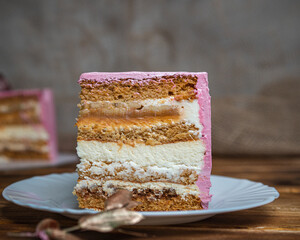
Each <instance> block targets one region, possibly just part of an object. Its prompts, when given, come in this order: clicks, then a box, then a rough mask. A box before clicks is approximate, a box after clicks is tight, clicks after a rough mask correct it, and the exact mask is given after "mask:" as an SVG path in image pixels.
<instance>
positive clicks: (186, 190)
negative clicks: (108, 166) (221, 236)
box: [75, 179, 200, 198]
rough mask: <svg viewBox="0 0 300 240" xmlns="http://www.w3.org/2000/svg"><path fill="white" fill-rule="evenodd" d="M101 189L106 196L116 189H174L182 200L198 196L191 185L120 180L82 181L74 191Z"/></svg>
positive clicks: (195, 187) (197, 192)
mask: <svg viewBox="0 0 300 240" xmlns="http://www.w3.org/2000/svg"><path fill="white" fill-rule="evenodd" d="M99 187H100V188H102V190H103V191H104V192H106V193H107V194H108V195H111V194H113V193H114V192H115V190H116V188H122V189H127V190H129V191H132V190H133V189H137V190H139V189H147V188H149V189H152V190H154V191H155V190H157V191H160V192H161V191H163V190H164V189H174V190H175V191H176V194H178V195H180V196H181V197H182V198H184V197H185V196H186V195H195V196H199V194H200V192H199V189H198V187H197V186H196V185H195V184H193V185H181V184H175V183H164V182H146V183H133V182H126V181H120V180H107V181H103V180H92V179H89V180H82V181H80V182H78V183H77V185H76V186H75V190H77V191H78V190H81V189H86V188H87V189H89V190H93V189H95V188H96V189H97V188H99Z"/></svg>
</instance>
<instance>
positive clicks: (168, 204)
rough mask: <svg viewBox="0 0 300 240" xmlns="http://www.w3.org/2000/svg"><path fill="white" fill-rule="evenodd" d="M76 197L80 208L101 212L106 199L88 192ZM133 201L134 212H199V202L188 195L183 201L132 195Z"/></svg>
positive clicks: (166, 197)
mask: <svg viewBox="0 0 300 240" xmlns="http://www.w3.org/2000/svg"><path fill="white" fill-rule="evenodd" d="M74 193H76V195H77V199H78V203H79V207H80V208H90V209H95V210H103V209H104V204H105V200H106V197H105V196H103V195H98V194H95V193H90V192H88V191H85V192H84V191H83V192H81V193H79V192H74ZM132 200H133V201H136V202H139V203H140V204H139V205H138V206H137V207H135V208H133V209H132V210H135V211H181V210H201V209H203V208H202V206H201V201H200V199H199V198H198V197H196V196H194V195H188V196H187V197H186V198H185V199H182V198H181V197H180V196H178V195H175V196H169V195H167V196H162V197H161V198H156V197H154V196H153V195H152V194H149V193H147V194H146V195H139V194H134V193H133V197H132Z"/></svg>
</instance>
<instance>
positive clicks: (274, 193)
mask: <svg viewBox="0 0 300 240" xmlns="http://www.w3.org/2000/svg"><path fill="white" fill-rule="evenodd" d="M75 174H77V173H76V172H73V173H51V174H46V175H39V176H33V177H30V178H26V179H23V180H20V181H17V182H14V183H12V184H10V185H8V186H7V187H5V188H4V190H3V191H2V196H3V198H4V199H6V200H7V201H9V202H12V203H14V204H16V205H19V206H22V207H27V208H32V209H36V210H42V211H48V212H53V213H58V214H76V215H87V214H96V213H98V211H95V210H91V209H73V208H57V207H47V206H39V205H35V204H32V203H24V202H21V201H19V200H15V199H12V198H10V197H9V195H8V193H7V192H8V191H9V190H10V188H11V187H13V186H14V185H16V184H19V183H20V182H23V181H30V180H32V179H35V178H43V177H49V176H55V175H59V176H62V175H75ZM211 177H213V178H226V179H231V180H239V181H248V182H252V183H256V184H257V183H260V184H262V185H263V186H266V187H268V188H269V190H270V194H272V196H269V197H268V198H267V199H265V200H264V201H261V202H257V203H253V204H247V205H245V206H244V207H229V208H220V209H203V210H185V211H149V212H139V213H141V214H142V215H143V216H144V217H172V216H177V217H179V216H181V217H185V216H198V215H215V214H220V213H228V212H235V211H241V210H246V209H251V208H255V207H260V206H263V205H266V204H268V203H271V202H273V201H274V200H275V199H277V198H279V196H280V194H279V193H278V191H277V190H276V189H275V188H274V187H270V186H269V185H266V184H263V183H261V182H256V181H252V180H248V179H243V178H234V177H227V176H221V175H211Z"/></svg>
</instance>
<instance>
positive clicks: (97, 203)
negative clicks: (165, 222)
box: [74, 72, 211, 211]
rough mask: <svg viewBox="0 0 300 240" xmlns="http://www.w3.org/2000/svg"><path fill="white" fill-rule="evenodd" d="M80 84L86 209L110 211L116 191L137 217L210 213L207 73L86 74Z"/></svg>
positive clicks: (80, 188) (81, 187)
mask: <svg viewBox="0 0 300 240" xmlns="http://www.w3.org/2000/svg"><path fill="white" fill-rule="evenodd" d="M79 84H80V85H81V94H80V97H81V102H80V104H79V107H80V112H79V117H78V120H77V127H78V138H77V142H78V144H77V154H78V156H79V157H80V161H81V163H80V164H79V165H78V166H77V168H78V174H79V178H78V183H77V185H76V187H75V190H74V194H76V195H77V197H78V201H79V207H81V208H92V209H97V210H103V208H104V203H105V200H106V199H107V197H109V196H110V195H112V194H113V193H114V192H115V191H116V190H117V189H127V190H129V191H131V192H132V195H133V200H135V201H138V202H140V203H141V204H140V205H138V206H137V207H135V210H138V211H174V210H196V209H206V208H207V207H208V203H209V201H210V194H209V190H210V172H211V140H210V139H211V131H210V129H211V117H210V96H209V90H208V82H207V73H188V72H123V73H85V74H82V75H81V77H80V80H79Z"/></svg>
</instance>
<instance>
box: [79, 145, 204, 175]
mask: <svg viewBox="0 0 300 240" xmlns="http://www.w3.org/2000/svg"><path fill="white" fill-rule="evenodd" d="M204 153H205V145H204V143H203V142H202V140H197V141H188V142H176V143H169V144H162V145H155V146H151V145H144V144H136V145H135V146H134V147H132V146H130V145H127V144H123V145H121V146H120V145H118V144H117V143H114V142H99V141H84V140H81V141H78V142H77V154H78V156H79V157H80V158H81V159H85V160H88V161H90V162H94V163H97V162H98V163H101V162H105V163H130V162H132V163H135V164H136V165H138V166H141V167H148V166H153V167H157V168H168V169H169V171H170V172H172V171H173V169H174V167H175V168H176V167H182V166H186V167H188V168H195V169H199V170H201V169H202V168H203V166H204ZM79 170H80V169H79Z"/></svg>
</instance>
